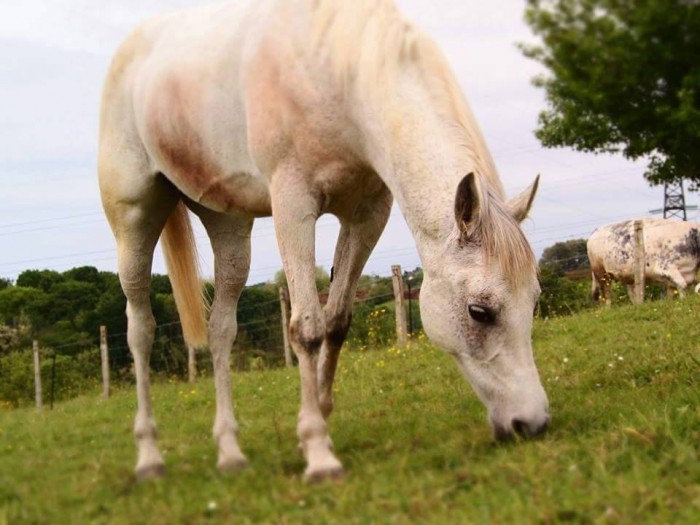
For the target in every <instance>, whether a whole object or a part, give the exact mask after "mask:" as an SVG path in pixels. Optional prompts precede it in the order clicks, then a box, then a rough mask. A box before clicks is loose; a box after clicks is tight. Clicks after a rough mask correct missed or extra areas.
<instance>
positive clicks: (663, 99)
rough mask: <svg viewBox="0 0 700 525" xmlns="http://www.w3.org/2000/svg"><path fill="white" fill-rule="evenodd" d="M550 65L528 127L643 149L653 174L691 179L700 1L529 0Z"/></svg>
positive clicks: (578, 143)
mask: <svg viewBox="0 0 700 525" xmlns="http://www.w3.org/2000/svg"><path fill="white" fill-rule="evenodd" d="M528 4H529V6H528V8H527V10H526V20H527V23H528V24H529V25H530V27H531V28H532V30H533V31H534V32H535V33H536V34H537V35H538V36H539V37H540V38H541V39H542V43H541V45H534V46H526V45H523V46H522V49H523V51H524V53H525V55H527V56H528V57H530V58H534V59H535V60H537V61H539V62H541V63H542V64H543V65H544V66H545V67H546V68H547V69H549V71H550V73H551V75H549V76H540V77H537V78H536V79H535V85H537V86H539V87H542V88H544V89H545V91H546V98H547V102H548V106H549V107H548V108H547V109H546V110H545V111H543V112H542V113H541V114H540V118H539V128H538V129H537V131H536V135H537V137H538V138H539V139H540V141H541V142H542V144H544V145H545V146H548V147H561V146H571V147H573V148H575V149H577V150H579V151H590V152H614V151H621V152H622V153H623V154H624V155H625V156H626V157H628V158H630V159H638V158H641V157H648V158H649V159H650V162H649V165H648V168H647V171H646V173H645V176H646V177H647V179H648V180H649V181H650V182H652V183H654V184H656V183H660V182H664V181H673V180H680V179H683V178H686V179H690V180H693V181H695V182H696V183H698V182H700V60H699V59H698V57H700V2H698V1H697V0H558V1H555V0H529V1H528Z"/></svg>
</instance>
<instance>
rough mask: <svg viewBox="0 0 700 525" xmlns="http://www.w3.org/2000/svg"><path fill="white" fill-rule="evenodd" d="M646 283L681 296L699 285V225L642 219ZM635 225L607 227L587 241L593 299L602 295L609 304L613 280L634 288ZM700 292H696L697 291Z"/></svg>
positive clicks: (629, 291)
mask: <svg viewBox="0 0 700 525" xmlns="http://www.w3.org/2000/svg"><path fill="white" fill-rule="evenodd" d="M640 222H641V223H642V226H643V232H644V252H645V267H644V268H645V270H644V278H645V280H646V281H651V282H657V283H664V284H667V285H670V286H673V287H675V288H676V289H677V290H678V293H679V294H680V295H684V294H685V290H686V288H687V287H688V286H691V285H693V284H694V283H696V282H697V272H698V269H700V224H696V223H692V222H681V221H674V220H668V219H643V220H641V221H640ZM634 223H635V221H625V222H619V223H616V224H608V225H607V226H602V227H600V228H598V229H597V230H595V231H594V232H593V233H592V234H591V237H590V238H589V239H588V243H587V247H588V259H589V260H590V262H591V273H592V274H593V299H594V300H598V299H599V298H600V296H601V295H602V297H603V299H604V300H605V302H606V303H607V304H610V299H611V298H610V285H611V282H612V280H613V279H614V280H616V281H619V282H621V283H624V284H626V285H627V291H628V293H629V294H630V297H632V294H633V291H632V288H633V286H634V257H635V255H634V254H635V241H634ZM696 291H697V290H696Z"/></svg>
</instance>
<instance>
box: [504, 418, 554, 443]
mask: <svg viewBox="0 0 700 525" xmlns="http://www.w3.org/2000/svg"><path fill="white" fill-rule="evenodd" d="M548 424H549V418H547V419H545V420H544V421H543V422H542V423H539V424H532V423H528V422H527V421H523V420H521V419H513V420H512V421H511V427H512V428H513V432H514V433H515V434H517V435H519V436H521V437H526V438H531V437H536V436H539V435H540V434H543V433H544V431H545V430H547V425H548Z"/></svg>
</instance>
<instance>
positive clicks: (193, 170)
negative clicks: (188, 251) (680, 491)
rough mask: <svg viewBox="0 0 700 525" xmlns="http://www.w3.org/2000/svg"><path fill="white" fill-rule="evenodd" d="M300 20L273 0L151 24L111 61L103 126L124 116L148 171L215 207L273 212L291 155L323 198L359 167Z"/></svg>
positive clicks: (356, 144)
mask: <svg viewBox="0 0 700 525" xmlns="http://www.w3.org/2000/svg"><path fill="white" fill-rule="evenodd" d="M299 4H300V5H301V4H302V3H299ZM308 18H309V17H308V16H306V17H305V16H304V14H303V13H296V14H295V13H294V12H293V10H292V9H290V7H289V6H286V7H285V2H276V1H274V0H270V1H262V2H252V1H251V2H243V3H240V2H235V3H226V4H220V5H218V6H213V7H208V8H203V9H195V10H188V11H182V12H176V13H172V14H169V15H165V16H163V17H159V18H156V19H154V20H151V21H149V22H147V23H146V24H144V25H142V26H141V27H139V28H138V29H137V30H136V31H135V32H134V33H132V35H131V36H130V37H129V38H128V39H127V41H126V42H125V43H124V44H123V45H122V47H121V49H120V50H119V52H118V53H117V55H116V57H115V59H114V61H113V64H112V68H111V70H110V73H109V75H108V79H107V86H106V88H105V95H104V97H103V108H107V109H106V110H103V123H102V126H103V129H104V128H110V127H113V128H115V129H116V128H119V127H120V124H125V123H126V124H128V127H130V128H131V129H129V132H130V133H133V134H135V135H136V136H137V137H138V142H139V143H140V144H141V145H142V147H143V149H144V151H145V152H146V154H147V157H148V161H149V167H150V170H151V171H153V172H159V173H163V174H164V175H165V176H166V177H167V178H168V179H169V180H170V181H171V182H172V183H173V184H174V185H175V186H176V187H177V188H178V189H179V190H180V191H182V193H184V194H185V195H186V196H187V197H189V198H190V199H192V200H194V201H196V202H199V203H200V204H203V205H204V206H206V207H208V208H210V209H214V210H216V211H221V212H227V211H231V210H234V209H235V210H242V211H245V212H249V213H251V214H253V215H256V216H260V215H269V214H270V212H271V206H270V192H269V186H270V184H271V179H272V177H273V175H274V173H275V172H276V171H277V170H278V168H279V167H280V166H281V165H283V164H285V163H287V162H294V163H295V165H296V166H297V167H298V169H297V171H298V172H300V173H301V174H303V176H304V177H306V179H307V180H305V181H303V183H304V184H305V185H306V186H309V187H310V189H311V191H315V192H317V193H325V194H328V195H326V200H327V201H330V200H332V198H331V197H332V196H333V195H340V194H342V193H345V192H347V190H348V189H349V188H351V187H352V186H353V182H356V181H353V178H352V176H351V174H361V175H362V176H363V177H365V178H366V177H367V173H368V170H367V167H366V166H365V165H364V164H363V161H362V153H361V149H362V144H361V137H360V133H359V132H358V131H357V129H356V128H355V127H354V126H353V124H352V122H351V121H350V119H349V118H348V114H347V108H346V107H345V105H344V100H343V93H342V92H341V91H340V90H338V89H337V86H335V85H334V83H333V79H332V75H331V74H329V73H328V71H326V70H325V69H324V64H323V61H322V60H318V57H316V56H313V53H312V52H311V50H310V47H311V46H310V37H309V36H308V33H309V29H308ZM305 26H307V27H305ZM304 33H306V34H304ZM122 127H123V126H122ZM375 182H376V181H375Z"/></svg>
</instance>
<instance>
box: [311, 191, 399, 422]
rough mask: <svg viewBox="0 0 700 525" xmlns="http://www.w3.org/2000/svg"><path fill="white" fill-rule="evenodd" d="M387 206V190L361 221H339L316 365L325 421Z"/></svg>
mask: <svg viewBox="0 0 700 525" xmlns="http://www.w3.org/2000/svg"><path fill="white" fill-rule="evenodd" d="M391 202H392V198H391V194H390V193H389V192H388V190H386V191H383V192H382V193H381V194H380V196H379V197H378V198H377V199H376V201H373V203H372V204H371V205H367V206H365V207H364V209H365V215H364V216H362V218H361V219H359V220H358V219H357V218H354V220H353V221H341V228H340V234H339V235H338V243H337V245H336V249H335V256H334V258H333V268H334V272H333V275H334V278H333V282H332V283H331V289H330V293H329V295H328V302H327V303H326V306H325V307H324V309H323V311H324V316H325V321H326V334H325V337H324V339H323V345H322V347H321V354H320V357H319V361H318V381H319V403H320V406H321V412H322V413H323V417H324V418H325V419H328V417H329V416H330V414H331V412H332V411H333V380H334V378H335V371H336V367H337V365H338V356H339V354H340V349H341V347H342V346H343V342H345V338H346V336H347V333H348V330H349V328H350V321H351V320H352V306H353V303H354V300H355V291H356V290H357V282H358V280H359V279H360V276H361V275H362V269H363V268H364V266H365V263H366V262H367V259H368V257H369V255H370V253H371V252H372V250H373V249H374V246H375V245H376V244H377V241H378V240H379V236H380V235H381V234H382V231H384V227H385V226H386V222H387V220H388V218H389V214H390V213H391Z"/></svg>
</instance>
